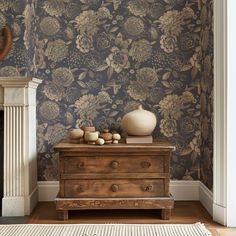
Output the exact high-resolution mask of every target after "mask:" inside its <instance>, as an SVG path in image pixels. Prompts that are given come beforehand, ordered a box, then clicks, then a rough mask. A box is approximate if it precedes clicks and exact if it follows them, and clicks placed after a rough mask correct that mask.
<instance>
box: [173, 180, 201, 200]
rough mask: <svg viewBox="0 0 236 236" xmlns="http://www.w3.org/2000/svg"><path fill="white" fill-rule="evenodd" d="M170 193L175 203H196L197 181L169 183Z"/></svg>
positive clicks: (197, 197)
mask: <svg viewBox="0 0 236 236" xmlns="http://www.w3.org/2000/svg"><path fill="white" fill-rule="evenodd" d="M170 192H171V194H172V195H173V196H174V199H175V201H198V200H199V181H183V180H181V181H176V180H172V181H170Z"/></svg>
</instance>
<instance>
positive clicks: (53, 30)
mask: <svg viewBox="0 0 236 236" xmlns="http://www.w3.org/2000/svg"><path fill="white" fill-rule="evenodd" d="M39 28H40V30H41V31H42V33H44V34H45V35H47V36H53V35H56V34H57V33H58V32H59V30H60V23H59V21H58V20H57V19H56V18H54V17H51V16H47V17H44V18H43V19H42V20H41V22H40V24H39Z"/></svg>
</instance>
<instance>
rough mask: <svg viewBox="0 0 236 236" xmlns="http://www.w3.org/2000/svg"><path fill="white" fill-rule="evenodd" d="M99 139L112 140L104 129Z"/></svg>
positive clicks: (110, 134) (110, 135)
mask: <svg viewBox="0 0 236 236" xmlns="http://www.w3.org/2000/svg"><path fill="white" fill-rule="evenodd" d="M99 137H100V138H103V139H104V140H105V141H110V140H112V133H109V130H107V129H104V130H103V132H102V133H101V134H100V135H99Z"/></svg>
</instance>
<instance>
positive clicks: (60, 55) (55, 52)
mask: <svg viewBox="0 0 236 236" xmlns="http://www.w3.org/2000/svg"><path fill="white" fill-rule="evenodd" d="M45 55H46V56H47V57H48V59H49V60H51V61H54V62H60V61H62V60H63V59H65V58H66V57H67V56H68V46H67V45H66V43H65V41H64V40H61V39H56V40H55V41H50V42H48V44H47V48H46V50H45Z"/></svg>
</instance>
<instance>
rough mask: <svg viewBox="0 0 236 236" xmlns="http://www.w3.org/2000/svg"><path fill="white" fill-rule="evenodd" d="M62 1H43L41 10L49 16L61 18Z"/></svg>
mask: <svg viewBox="0 0 236 236" xmlns="http://www.w3.org/2000/svg"><path fill="white" fill-rule="evenodd" d="M65 2H66V1H64V0H47V1H44V4H43V9H44V10H45V11H46V12H47V13H48V14H49V15H51V16H56V17H58V16H61V15H62V14H63V12H64V10H65Z"/></svg>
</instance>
